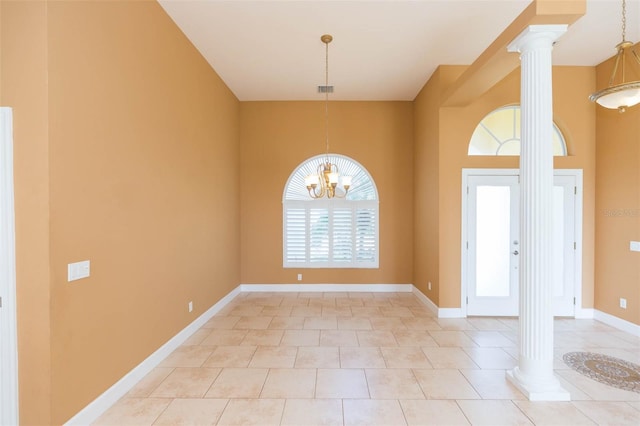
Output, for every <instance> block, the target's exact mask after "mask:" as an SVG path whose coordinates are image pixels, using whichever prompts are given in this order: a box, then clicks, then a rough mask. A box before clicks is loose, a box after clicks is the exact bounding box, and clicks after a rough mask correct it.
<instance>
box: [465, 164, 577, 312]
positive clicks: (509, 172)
mask: <svg viewBox="0 0 640 426" xmlns="http://www.w3.org/2000/svg"><path fill="white" fill-rule="evenodd" d="M553 174H554V176H573V177H575V182H576V198H575V206H574V208H575V223H574V235H575V240H576V241H575V243H576V248H575V251H576V253H575V262H574V271H573V272H574V288H573V294H574V297H575V304H574V310H573V314H574V317H579V316H580V311H581V310H582V220H583V215H584V211H583V208H582V205H583V201H582V197H583V186H582V169H553ZM519 175H520V169H464V168H463V169H462V185H461V198H462V209H461V210H462V216H461V218H460V223H461V232H460V267H461V271H460V311H461V313H462V316H463V317H466V316H467V293H468V292H467V285H468V282H467V281H468V278H469V277H468V272H467V271H468V268H469V265H468V262H467V260H468V259H467V258H468V256H467V250H466V244H467V240H468V238H467V236H468V232H469V230H468V226H467V213H468V206H467V204H468V203H467V186H468V182H469V176H519Z"/></svg>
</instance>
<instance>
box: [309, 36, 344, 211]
mask: <svg viewBox="0 0 640 426" xmlns="http://www.w3.org/2000/svg"><path fill="white" fill-rule="evenodd" d="M320 40H322V42H323V43H324V44H325V74H324V76H325V85H324V86H319V87H318V89H319V90H320V91H321V92H324V118H325V159H324V161H323V162H322V163H320V165H318V169H317V171H316V174H315V175H309V176H307V177H306V178H305V179H304V181H305V185H306V186H307V191H309V195H310V196H311V198H323V197H324V196H326V197H327V198H333V197H337V198H344V197H346V196H347V192H349V188H350V187H351V176H342V179H340V171H339V170H338V166H337V165H335V164H334V163H332V162H331V161H330V160H329V92H332V91H333V87H329V43H331V41H332V40H333V37H332V36H331V35H329V34H324V35H323V36H322V37H320ZM339 180H341V182H342V187H343V188H344V192H342V193H340V192H341V191H340V192H339V191H336V189H337V187H338V181H339Z"/></svg>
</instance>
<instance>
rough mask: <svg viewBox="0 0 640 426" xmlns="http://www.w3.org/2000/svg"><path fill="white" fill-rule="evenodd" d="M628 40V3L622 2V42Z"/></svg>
mask: <svg viewBox="0 0 640 426" xmlns="http://www.w3.org/2000/svg"><path fill="white" fill-rule="evenodd" d="M626 39H627V2H626V0H622V42H623V43H624V42H625V41H626Z"/></svg>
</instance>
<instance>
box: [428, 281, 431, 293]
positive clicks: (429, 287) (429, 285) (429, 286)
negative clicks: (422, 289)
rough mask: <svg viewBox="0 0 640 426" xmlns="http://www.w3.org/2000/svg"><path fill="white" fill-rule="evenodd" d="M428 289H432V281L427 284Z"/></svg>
mask: <svg viewBox="0 0 640 426" xmlns="http://www.w3.org/2000/svg"><path fill="white" fill-rule="evenodd" d="M427 289H428V290H429V291H431V281H429V284H427Z"/></svg>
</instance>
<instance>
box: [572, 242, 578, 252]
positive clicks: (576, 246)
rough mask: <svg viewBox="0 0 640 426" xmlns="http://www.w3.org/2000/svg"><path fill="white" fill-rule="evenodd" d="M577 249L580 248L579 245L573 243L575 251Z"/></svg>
mask: <svg viewBox="0 0 640 426" xmlns="http://www.w3.org/2000/svg"><path fill="white" fill-rule="evenodd" d="M576 248H578V245H577V244H576V242H575V241H574V242H573V249H574V250H575V249H576Z"/></svg>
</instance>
